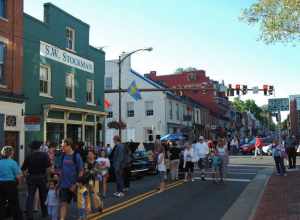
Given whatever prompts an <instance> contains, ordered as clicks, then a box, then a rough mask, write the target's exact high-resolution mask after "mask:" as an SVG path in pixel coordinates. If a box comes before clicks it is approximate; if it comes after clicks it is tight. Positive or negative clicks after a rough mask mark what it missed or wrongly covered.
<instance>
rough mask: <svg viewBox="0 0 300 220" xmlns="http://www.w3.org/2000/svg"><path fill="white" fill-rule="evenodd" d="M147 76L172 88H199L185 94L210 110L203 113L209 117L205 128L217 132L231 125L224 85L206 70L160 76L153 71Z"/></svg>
mask: <svg viewBox="0 0 300 220" xmlns="http://www.w3.org/2000/svg"><path fill="white" fill-rule="evenodd" d="M147 77H148V78H149V79H151V80H153V81H156V82H158V83H160V84H163V85H165V86H167V87H170V88H198V89H199V91H184V92H183V95H184V96H187V97H189V98H191V99H192V100H194V101H195V102H197V103H199V104H201V105H203V106H204V107H205V108H206V109H208V110H209V114H206V115H202V117H204V118H207V119H206V120H205V121H207V122H208V125H209V126H207V124H206V125H204V126H205V127H204V128H203V129H205V130H210V131H213V132H215V131H218V130H220V128H226V127H229V118H230V115H229V114H230V113H229V111H230V104H229V101H228V98H227V97H226V96H225V91H224V90H223V88H222V86H223V85H222V84H220V83H219V82H217V81H214V80H211V79H210V78H209V77H208V76H206V73H205V71H204V70H194V71H188V72H181V73H175V74H169V75H159V76H158V75H156V71H151V72H150V73H149V74H147ZM206 133H207V132H206Z"/></svg>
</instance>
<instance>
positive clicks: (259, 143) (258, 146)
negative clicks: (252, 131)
mask: <svg viewBox="0 0 300 220" xmlns="http://www.w3.org/2000/svg"><path fill="white" fill-rule="evenodd" d="M262 145H263V139H262V138H261V137H260V136H257V137H256V138H255V150H254V158H253V159H256V157H257V153H258V152H259V153H260V159H262V158H263V153H262V150H261V148H262Z"/></svg>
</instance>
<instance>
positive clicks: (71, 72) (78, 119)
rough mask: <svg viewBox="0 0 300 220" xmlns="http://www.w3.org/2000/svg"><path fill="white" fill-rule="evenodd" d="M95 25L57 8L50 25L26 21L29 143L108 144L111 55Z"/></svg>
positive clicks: (49, 11)
mask: <svg viewBox="0 0 300 220" xmlns="http://www.w3.org/2000/svg"><path fill="white" fill-rule="evenodd" d="M89 30H90V28H89V25H88V24H86V23H84V22H82V21H81V20H79V19H77V18H75V17H73V16H72V15H70V14H68V13H66V12H65V11H63V10H61V9H60V8H57V7H56V6H54V5H53V4H51V3H47V4H45V5H44V21H43V22H42V21H40V20H37V19H36V18H34V17H31V16H30V15H27V14H25V15H24V80H23V81H24V85H23V86H24V95H25V97H26V98H27V99H26V104H25V143H26V145H28V144H29V143H30V142H31V141H33V140H39V141H44V142H45V141H50V142H52V143H56V144H59V143H60V142H61V141H62V139H64V138H67V137H69V138H72V139H73V141H74V142H80V141H83V142H85V143H86V144H87V145H92V146H94V145H95V144H96V143H97V142H98V141H102V137H103V132H104V131H103V130H102V128H103V127H104V126H102V123H103V121H104V117H105V113H104V107H103V100H104V74H105V53H104V52H103V51H102V50H99V49H96V48H94V47H92V46H90V45H89Z"/></svg>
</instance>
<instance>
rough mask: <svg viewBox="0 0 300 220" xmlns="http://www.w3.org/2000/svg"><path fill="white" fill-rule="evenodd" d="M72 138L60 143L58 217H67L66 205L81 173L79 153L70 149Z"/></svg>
mask: <svg viewBox="0 0 300 220" xmlns="http://www.w3.org/2000/svg"><path fill="white" fill-rule="evenodd" d="M72 144H73V142H72V140H71V139H70V138H67V139H65V140H64V141H63V143H62V149H63V154H62V157H61V162H60V165H59V166H60V167H59V168H60V184H59V188H60V191H59V199H60V203H61V207H60V219H61V220H65V219H67V212H68V205H69V204H70V203H71V201H72V199H74V198H75V195H76V181H77V179H78V177H81V176H82V175H83V162H82V159H81V157H80V154H79V153H75V151H73V149H72Z"/></svg>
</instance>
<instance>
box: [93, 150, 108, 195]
mask: <svg viewBox="0 0 300 220" xmlns="http://www.w3.org/2000/svg"><path fill="white" fill-rule="evenodd" d="M109 168H110V161H109V159H108V158H107V153H106V152H105V151H104V150H101V151H100V157H99V158H98V159H97V160H96V173H97V179H98V180H99V181H100V182H102V185H103V193H102V196H103V198H105V196H106V193H107V181H108V177H109Z"/></svg>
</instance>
